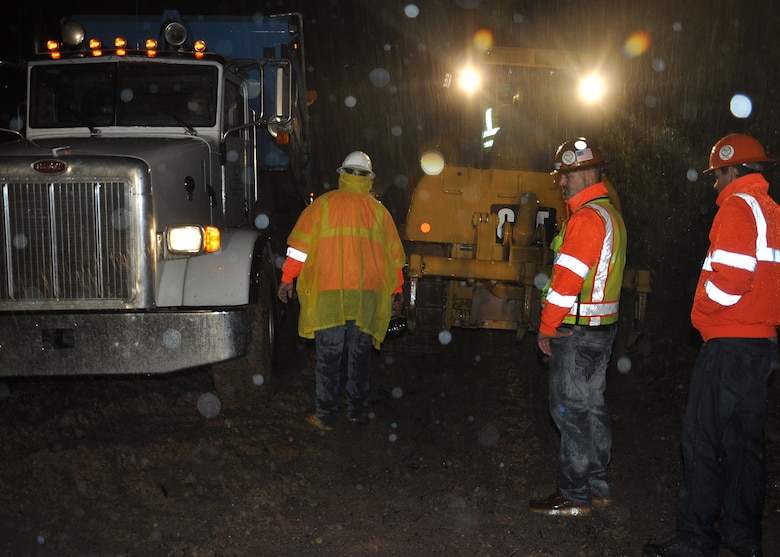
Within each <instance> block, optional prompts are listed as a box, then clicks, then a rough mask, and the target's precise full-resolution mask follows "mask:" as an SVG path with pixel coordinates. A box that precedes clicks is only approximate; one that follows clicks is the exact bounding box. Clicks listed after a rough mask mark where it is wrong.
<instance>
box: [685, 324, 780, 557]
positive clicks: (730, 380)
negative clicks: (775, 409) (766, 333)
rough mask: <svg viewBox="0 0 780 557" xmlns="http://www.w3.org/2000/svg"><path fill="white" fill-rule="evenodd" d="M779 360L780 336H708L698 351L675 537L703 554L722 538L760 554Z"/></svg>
mask: <svg viewBox="0 0 780 557" xmlns="http://www.w3.org/2000/svg"><path fill="white" fill-rule="evenodd" d="M776 360H777V339H749V338H716V339H711V340H710V341H708V342H707V343H705V344H704V345H703V346H702V348H701V350H700V351H699V355H698V357H697V358H696V363H695V364H694V367H693V374H692V376H691V386H690V392H689V394H688V405H687V408H686V410H685V418H684V421H683V432H682V450H683V462H684V467H685V473H684V482H683V486H682V488H681V489H680V500H679V503H678V506H677V538H678V539H679V540H681V541H683V542H685V543H686V544H688V545H689V546H691V547H694V548H696V549H698V550H699V551H701V552H702V554H703V555H705V556H710V555H712V556H715V555H718V546H719V544H720V542H721V540H722V542H723V543H724V544H728V545H730V546H733V547H738V548H741V549H745V550H752V551H753V552H755V554H756V555H760V554H761V551H762V547H761V545H762V544H761V537H762V530H761V517H762V515H763V513H764V497H765V476H766V464H765V462H764V428H765V425H766V418H767V390H768V387H767V385H768V381H769V376H770V375H771V373H772V369H773V368H774V366H776ZM721 509H722V513H721ZM718 522H719V524H720V529H719V531H718V529H716V523H718Z"/></svg>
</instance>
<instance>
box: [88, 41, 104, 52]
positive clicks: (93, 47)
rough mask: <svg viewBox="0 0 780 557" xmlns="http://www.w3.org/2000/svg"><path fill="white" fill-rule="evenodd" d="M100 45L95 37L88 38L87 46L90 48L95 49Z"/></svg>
mask: <svg viewBox="0 0 780 557" xmlns="http://www.w3.org/2000/svg"><path fill="white" fill-rule="evenodd" d="M101 46H102V45H101V44H100V41H99V40H97V39H89V48H90V50H95V49H98V48H100V47H101Z"/></svg>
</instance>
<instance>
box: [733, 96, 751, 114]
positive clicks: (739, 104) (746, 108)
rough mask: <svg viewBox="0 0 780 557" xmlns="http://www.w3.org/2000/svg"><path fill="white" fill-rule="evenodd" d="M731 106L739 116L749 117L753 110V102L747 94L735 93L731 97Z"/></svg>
mask: <svg viewBox="0 0 780 557" xmlns="http://www.w3.org/2000/svg"><path fill="white" fill-rule="evenodd" d="M729 108H730V109H731V113H732V114H733V115H734V116H736V117H737V118H747V117H748V116H750V113H751V112H753V103H752V102H751V101H750V99H749V98H748V97H747V96H745V95H734V96H733V97H731V103H730V104H729Z"/></svg>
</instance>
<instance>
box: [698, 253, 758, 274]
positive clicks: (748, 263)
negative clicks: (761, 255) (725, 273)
mask: <svg viewBox="0 0 780 557" xmlns="http://www.w3.org/2000/svg"><path fill="white" fill-rule="evenodd" d="M707 259H708V260H709V264H710V268H709V270H712V264H713V263H720V264H721V265H728V266H729V267H735V268H737V269H744V270H745V271H750V272H751V273H752V272H753V271H755V270H756V258H755V257H753V256H751V255H743V254H741V253H734V252H733V251H726V250H722V249H716V250H715V251H713V252H712V254H711V255H708V256H707Z"/></svg>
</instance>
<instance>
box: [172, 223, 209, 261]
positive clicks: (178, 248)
mask: <svg viewBox="0 0 780 557" xmlns="http://www.w3.org/2000/svg"><path fill="white" fill-rule="evenodd" d="M165 244H166V247H167V249H168V252H170V253H175V254H197V253H211V252H214V251H217V250H218V249H219V247H220V233H219V228H216V227H213V226H196V225H187V226H172V227H171V228H169V229H168V230H166V232H165Z"/></svg>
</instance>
